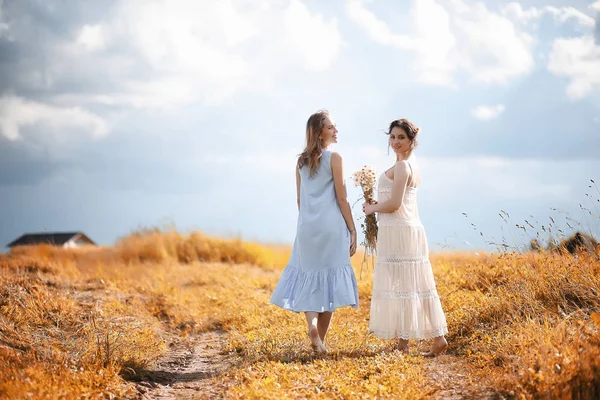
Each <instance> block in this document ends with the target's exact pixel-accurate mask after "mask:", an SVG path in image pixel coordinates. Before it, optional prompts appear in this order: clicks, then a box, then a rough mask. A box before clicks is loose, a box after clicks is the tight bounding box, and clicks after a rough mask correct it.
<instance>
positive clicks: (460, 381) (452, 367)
mask: <svg viewBox="0 0 600 400" xmlns="http://www.w3.org/2000/svg"><path fill="white" fill-rule="evenodd" d="M424 366H425V370H426V371H427V378H428V380H429V381H430V382H431V383H432V388H431V391H430V392H429V393H428V394H427V398H431V399H435V400H462V399H481V400H496V399H500V398H501V397H500V395H499V394H498V393H496V392H495V391H494V390H492V389H489V388H486V387H485V386H484V385H483V384H482V383H481V382H479V381H475V380H473V378H472V377H471V376H469V375H468V372H467V368H466V363H465V361H464V360H462V359H461V358H459V357H456V356H453V355H442V356H440V357H436V358H434V359H431V360H426V361H425V362H424Z"/></svg>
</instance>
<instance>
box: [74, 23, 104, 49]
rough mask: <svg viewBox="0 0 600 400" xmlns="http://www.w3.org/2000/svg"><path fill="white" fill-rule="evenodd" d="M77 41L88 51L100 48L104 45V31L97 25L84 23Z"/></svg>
mask: <svg viewBox="0 0 600 400" xmlns="http://www.w3.org/2000/svg"><path fill="white" fill-rule="evenodd" d="M77 43H78V44H80V45H82V46H83V47H84V48H86V49H87V50H90V51H96V50H100V49H102V48H103V47H104V45H105V33H104V32H103V29H102V27H101V26H99V25H84V26H83V28H81V31H80V32H79V36H78V37H77Z"/></svg>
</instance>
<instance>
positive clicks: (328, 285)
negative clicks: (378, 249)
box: [271, 150, 358, 312]
mask: <svg viewBox="0 0 600 400" xmlns="http://www.w3.org/2000/svg"><path fill="white" fill-rule="evenodd" d="M331 154H332V153H331V151H329V150H323V154H322V156H321V159H320V162H319V167H318V169H317V173H316V175H314V176H313V177H312V178H310V177H309V176H308V175H309V168H308V166H303V167H302V168H300V212H299V215H298V225H297V228H296V239H295V240H294V247H293V248H292V255H291V257H290V260H289V262H288V265H287V267H286V268H285V270H284V271H283V273H282V274H281V278H280V279H279V283H278V284H277V286H276V287H275V290H274V291H273V295H272V296H271V303H273V304H275V305H277V306H279V307H282V308H284V309H286V310H291V311H294V312H304V311H316V312H324V311H334V310H335V309H336V308H339V307H344V306H352V307H358V288H357V285H356V278H355V276H354V271H353V270H352V267H351V265H350V253H349V252H350V232H349V231H348V228H347V226H346V222H345V221H344V217H343V216H342V212H341V211H340V208H339V206H338V203H337V198H336V194H335V187H334V184H333V174H332V171H331Z"/></svg>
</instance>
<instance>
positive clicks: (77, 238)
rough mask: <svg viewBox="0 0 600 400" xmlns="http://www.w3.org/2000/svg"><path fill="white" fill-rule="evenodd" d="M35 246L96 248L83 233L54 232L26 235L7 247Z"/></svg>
mask: <svg viewBox="0 0 600 400" xmlns="http://www.w3.org/2000/svg"><path fill="white" fill-rule="evenodd" d="M36 244H51V245H54V246H61V247H83V246H90V245H92V246H96V243H94V242H93V241H92V239H90V238H89V237H87V235H86V234H85V233H83V232H54V233H26V234H24V235H22V236H21V237H19V238H18V239H15V240H13V241H12V242H10V243H9V244H8V245H7V247H11V248H12V247H15V246H29V245H36Z"/></svg>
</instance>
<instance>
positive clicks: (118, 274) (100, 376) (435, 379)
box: [0, 230, 600, 399]
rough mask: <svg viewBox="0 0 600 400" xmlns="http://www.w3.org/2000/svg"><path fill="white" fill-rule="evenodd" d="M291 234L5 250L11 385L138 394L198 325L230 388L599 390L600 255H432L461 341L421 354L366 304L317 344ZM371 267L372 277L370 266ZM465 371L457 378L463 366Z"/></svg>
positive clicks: (296, 392) (368, 393)
mask: <svg viewBox="0 0 600 400" xmlns="http://www.w3.org/2000/svg"><path fill="white" fill-rule="evenodd" d="M289 252H290V248H288V247H285V246H268V245H260V244H253V243H245V242H242V241H239V240H224V239H217V238H211V237H207V236H204V235H202V234H200V233H194V234H191V235H187V236H184V235H181V234H179V233H177V232H165V231H161V230H147V231H142V232H138V233H135V234H132V235H130V236H128V237H126V238H124V239H122V240H120V241H119V242H118V243H117V245H116V246H114V247H110V248H98V249H87V250H83V249H80V250H77V249H75V250H65V249H59V248H53V247H50V246H37V247H30V248H20V249H15V250H14V251H13V252H12V253H11V254H8V255H2V256H0V398H11V399H12V398H14V399H26V398H64V399H80V398H136V397H137V396H138V395H139V394H138V392H137V391H136V389H135V385H134V383H132V379H133V378H134V377H135V376H136V375H137V374H138V373H139V371H141V370H143V369H145V368H147V367H149V366H150V365H152V362H153V361H155V360H156V359H157V358H158V357H160V356H161V354H164V353H165V352H166V351H167V350H168V349H167V346H166V345H165V337H166V335H172V334H176V335H178V336H179V337H181V338H183V339H185V338H188V337H193V336H194V335H198V334H200V333H202V332H205V331H210V330H224V331H225V332H227V342H226V344H225V345H224V348H223V352H227V353H230V354H233V355H234V358H235V362H234V364H233V366H232V367H230V368H229V369H228V370H227V371H225V372H224V373H222V374H221V375H219V376H217V377H215V378H213V381H212V382H213V384H214V385H215V387H217V388H218V390H219V391H220V393H221V395H222V397H225V398H240V399H242V398H243V399H252V398H270V399H294V398H336V399H354V398H370V399H374V398H378V399H380V398H381V399H383V398H406V399H413V398H417V399H418V398H432V397H434V398H435V397H436V396H438V395H439V394H440V393H442V391H444V390H447V389H448V387H447V386H448V385H454V386H456V385H459V386H461V385H462V386H463V387H461V388H458V389H459V392H460V393H462V396H464V397H472V398H480V397H483V396H484V395H485V396H487V397H491V398H494V397H496V398H501V397H504V398H517V399H521V398H524V399H538V398H539V399H555V398H559V399H592V398H600V314H598V313H600V258H599V256H598V254H597V253H593V254H590V253H586V252H582V253H580V254H578V255H577V256H573V255H571V254H569V253H559V252H549V251H546V252H535V253H525V254H519V253H509V254H502V255H500V254H497V255H493V254H475V253H473V254H469V253H440V254H434V255H432V264H433V267H434V273H435V276H436V279H437V287H438V291H439V293H440V295H441V298H442V306H443V307H444V310H445V312H446V317H447V320H448V327H449V330H450V334H449V335H448V336H447V338H448V342H449V345H450V347H449V350H448V352H447V354H446V355H444V356H442V357H440V358H438V359H435V360H429V359H424V358H422V357H420V356H419V355H418V354H419V351H418V350H420V349H422V350H425V349H426V348H427V343H426V342H423V343H417V342H415V343H412V351H411V355H409V356H402V355H400V353H399V352H397V351H395V350H394V348H393V345H392V343H390V342H387V341H382V340H379V339H377V338H375V337H373V336H371V335H369V334H368V332H367V328H368V318H369V300H370V292H371V282H372V281H371V278H372V269H365V268H363V270H362V274H361V261H362V255H361V254H357V255H356V256H355V257H354V259H353V263H354V267H355V272H356V275H357V280H358V283H359V295H360V301H361V304H360V307H359V308H358V309H350V308H347V309H342V310H339V311H337V312H336V313H335V314H334V317H333V321H332V327H331V330H330V332H329V335H328V337H327V340H326V345H327V347H328V349H329V350H330V353H329V354H328V355H326V356H324V357H315V356H313V354H312V353H311V351H310V346H309V343H308V339H307V337H306V328H305V320H304V317H303V316H302V315H301V314H294V313H290V312H286V311H283V310H281V309H279V308H277V307H275V306H273V305H271V304H270V303H269V297H270V294H271V292H272V290H273V288H274V287H275V284H276V283H277V280H278V277H279V274H280V272H281V271H282V269H283V268H284V267H285V264H286V262H287V259H288V256H289ZM361 276H362V277H361ZM456 376H460V377H461V378H460V379H458V378H456V379H455V377H456Z"/></svg>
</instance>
